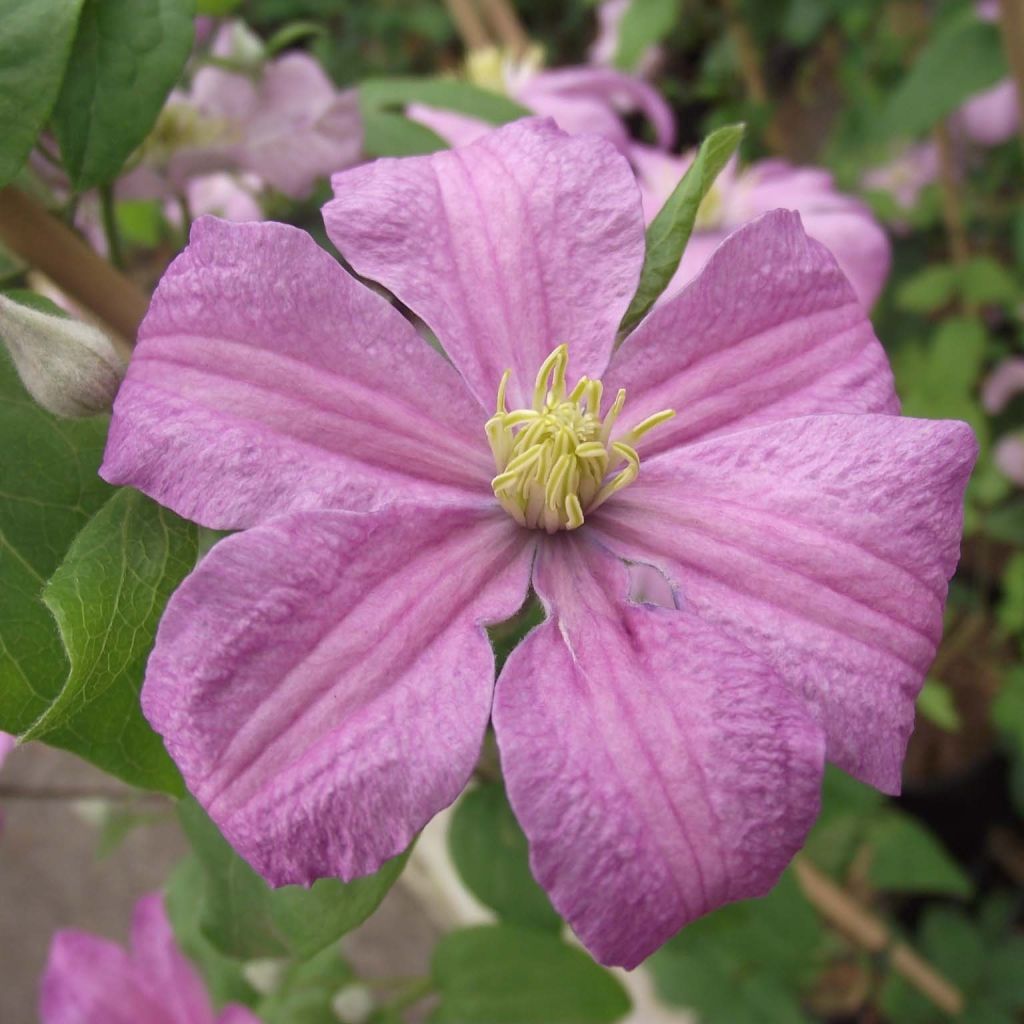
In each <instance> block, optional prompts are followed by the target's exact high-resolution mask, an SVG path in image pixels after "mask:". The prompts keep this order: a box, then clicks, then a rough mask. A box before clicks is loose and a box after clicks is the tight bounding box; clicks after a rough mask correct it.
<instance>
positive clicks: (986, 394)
mask: <svg viewBox="0 0 1024 1024" xmlns="http://www.w3.org/2000/svg"><path fill="white" fill-rule="evenodd" d="M1021 392H1024V359H1021V358H1019V357H1017V358H1013V359H1004V360H1003V362H1001V363H1000V364H999V365H998V366H997V367H996V368H995V370H993V372H992V373H991V374H989V377H988V379H987V380H986V381H985V383H984V385H983V386H982V389H981V401H982V404H983V405H984V406H985V410H986V411H987V412H989V413H992V414H993V415H994V414H996V413H1000V412H1002V411H1003V409H1005V408H1006V407H1007V405H1009V404H1010V402H1011V400H1012V399H1013V398H1015V397H1016V396H1017V395H1019V394H1020V393H1021ZM993 458H994V459H995V463H996V465H997V466H998V467H999V470H1000V472H1001V473H1002V474H1003V475H1004V476H1005V477H1006V478H1007V479H1009V480H1012V481H1013V482H1014V483H1015V484H1017V485H1018V486H1021V487H1024V434H1021V433H1019V432H1018V433H1014V434H1010V435H1008V436H1006V437H1003V438H1001V439H1000V440H999V442H998V443H997V444H996V447H995V451H994V453H993Z"/></svg>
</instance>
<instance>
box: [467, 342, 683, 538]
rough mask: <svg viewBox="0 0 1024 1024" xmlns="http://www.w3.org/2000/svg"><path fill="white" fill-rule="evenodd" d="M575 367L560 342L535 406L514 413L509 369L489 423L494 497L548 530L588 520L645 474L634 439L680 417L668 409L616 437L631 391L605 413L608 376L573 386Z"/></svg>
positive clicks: (520, 518) (541, 375)
mask: <svg viewBox="0 0 1024 1024" xmlns="http://www.w3.org/2000/svg"><path fill="white" fill-rule="evenodd" d="M568 365H569V350H568V347H567V346H565V345H559V346H558V348H556V349H555V350H554V351H553V352H552V353H551V355H549V356H548V357H547V359H545V360H544V362H543V364H542V365H541V368H540V371H539V372H538V374H537V382H536V385H535V387H534V389H533V407H532V408H530V409H515V410H513V411H511V412H510V411H509V410H508V408H507V406H506V393H507V390H508V382H509V378H510V376H511V371H510V370H506V371H505V373H504V375H503V376H502V378H501V383H500V384H499V385H498V403H497V410H496V412H495V414H494V416H492V417H491V419H489V420H488V421H487V425H486V432H487V440H488V441H489V442H490V445H491V451H492V452H493V453H494V464H495V467H496V468H497V471H498V474H497V476H495V478H494V479H493V480H492V481H491V486H492V487H493V488H494V493H495V495H496V496H497V498H498V500H499V501H500V502H501V504H502V506H503V507H504V508H505V510H506V511H507V512H508V513H509V515H510V516H512V518H513V519H515V520H516V522H518V523H521V524H522V525H523V526H529V527H531V528H532V529H544V530H547V531H548V533H554V532H555V531H557V530H575V529H576V528H577V527H578V526H582V525H583V519H584V516H585V515H586V514H587V513H588V512H593V511H594V510H595V509H596V508H598V507H599V506H600V505H601V504H602V503H603V502H605V501H607V500H608V498H610V497H611V496H612V495H613V494H615V493H616V492H617V491H621V490H622V488H623V487H628V486H629V485H630V484H631V483H632V482H633V481H634V480H635V479H636V477H637V474H638V473H639V472H640V456H639V455H638V454H637V451H636V448H635V447H634V445H635V444H636V442H637V441H638V440H639V439H640V438H641V437H643V436H644V435H645V434H646V433H648V432H649V431H651V430H653V429H654V428H655V427H657V426H658V425H659V424H662V423H664V422H665V421H666V420H670V419H671V418H672V417H673V416H674V415H675V412H674V411H673V410H671V409H665V410H663V411H662V412H658V413H655V414H654V415H653V416H648V417H647V419H645V420H643V421H642V422H641V423H638V424H637V425H636V426H635V427H632V428H631V429H630V430H627V431H626V432H625V433H623V434H622V435H620V436H619V437H616V438H615V439H614V440H612V431H613V430H614V427H615V423H616V421H617V420H618V417H619V414H620V413H621V412H622V407H623V405H624V404H625V401H626V392H625V391H624V390H620V391H619V392H618V394H617V395H616V396H615V400H614V401H613V402H612V404H611V406H610V407H609V409H608V411H607V413H605V415H604V418H603V419H602V417H601V399H602V396H603V387H602V385H601V382H600V381H599V380H590V379H589V378H587V377H581V378H580V380H579V382H578V383H577V384H576V386H575V387H574V388H573V389H572V390H571V391H567V388H566V380H565V373H566V369H567V368H568Z"/></svg>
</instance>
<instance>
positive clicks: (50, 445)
mask: <svg viewBox="0 0 1024 1024" xmlns="http://www.w3.org/2000/svg"><path fill="white" fill-rule="evenodd" d="M106 436H107V421H106V418H105V417H99V416H98V417H95V418H91V419H82V420H62V419H58V418H57V417H56V416H52V415H51V414H50V413H48V412H46V411H45V410H43V409H41V408H40V407H39V406H38V405H36V404H35V402H33V401H32V399H31V398H29V396H28V395H27V394H26V393H25V390H24V389H23V388H22V386H21V382H20V381H19V380H18V375H17V374H16V373H15V371H14V367H13V366H12V365H11V363H10V361H9V360H8V359H7V356H6V353H3V352H0V729H3V730H4V731H6V732H10V733H16V734H20V733H23V732H24V731H25V730H26V729H28V728H30V727H31V725H32V723H33V722H35V721H36V719H38V718H39V716H40V715H42V714H44V713H45V712H46V710H47V709H48V708H49V706H50V704H51V702H52V701H53V700H54V698H55V697H56V696H57V694H58V693H59V692H60V690H61V688H62V686H63V684H64V680H65V679H66V678H67V674H68V660H67V657H66V655H65V653H64V646H63V644H62V643H61V639H60V634H59V633H58V631H57V624H56V622H54V619H53V616H52V615H51V614H50V611H49V610H48V609H47V608H46V606H45V605H44V604H43V602H42V594H43V588H44V586H45V585H46V581H47V579H49V577H50V576H51V575H52V574H53V572H54V570H55V569H56V568H57V566H58V565H60V562H61V559H63V557H64V555H65V553H66V551H67V549H68V547H69V546H70V545H71V542H72V541H73V540H74V538H75V536H76V535H77V534H78V532H79V531H80V530H81V529H82V527H84V526H85V524H86V523H87V522H88V521H89V519H90V517H91V516H92V515H93V513H94V512H96V511H97V509H99V508H100V506H101V505H102V504H103V503H104V502H105V501H106V500H107V499H108V498H109V497H110V495H111V494H113V489H112V488H111V487H109V486H108V485H107V484H106V483H104V482H103V481H102V480H101V479H100V478H99V476H97V472H96V471H97V470H98V468H99V465H100V460H101V459H102V457H103V445H104V441H105V439H106Z"/></svg>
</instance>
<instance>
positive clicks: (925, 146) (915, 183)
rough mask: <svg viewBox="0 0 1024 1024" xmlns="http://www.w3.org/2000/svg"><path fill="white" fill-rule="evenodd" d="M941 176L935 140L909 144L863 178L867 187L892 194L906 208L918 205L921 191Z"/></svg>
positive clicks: (909, 208) (901, 206) (907, 210)
mask: <svg viewBox="0 0 1024 1024" xmlns="http://www.w3.org/2000/svg"><path fill="white" fill-rule="evenodd" d="M938 177H939V150H938V147H937V146H936V145H935V143H934V142H919V143H916V144H914V145H911V146H907V147H905V148H904V149H903V150H902V151H901V152H899V153H898V154H897V155H896V156H895V157H893V159H892V160H890V161H889V162H888V163H885V164H882V165H881V166H879V167H873V168H871V170H869V171H868V172H867V173H866V174H865V175H864V177H863V178H862V179H861V183H862V184H863V186H864V188H867V189H876V190H878V191H879V192H886V193H888V194H889V195H890V196H892V198H893V200H895V202H896V205H897V206H898V207H899V208H900V209H901V210H904V211H906V212H909V211H911V210H913V209H914V207H915V206H916V205H917V200H918V199H919V198H920V196H921V192H922V191H923V190H924V189H925V188H926V187H927V186H928V185H931V184H932V182H934V181H936V180H937V179H938Z"/></svg>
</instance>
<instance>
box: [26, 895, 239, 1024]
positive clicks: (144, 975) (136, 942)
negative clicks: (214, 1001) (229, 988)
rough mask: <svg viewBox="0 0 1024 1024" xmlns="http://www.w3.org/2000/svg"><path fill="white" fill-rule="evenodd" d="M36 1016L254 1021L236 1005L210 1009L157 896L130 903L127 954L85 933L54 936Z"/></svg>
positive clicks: (174, 1022)
mask: <svg viewBox="0 0 1024 1024" xmlns="http://www.w3.org/2000/svg"><path fill="white" fill-rule="evenodd" d="M39 1016H40V1020H41V1022H42V1024H259V1020H258V1018H257V1017H256V1016H255V1015H254V1014H252V1013H251V1012H250V1011H249V1010H247V1009H246V1008H245V1007H243V1006H235V1005H232V1006H227V1007H225V1008H224V1010H222V1011H221V1012H220V1013H219V1014H218V1013H217V1012H216V1011H215V1010H214V1009H213V1007H212V1006H211V1004H210V999H209V996H208V995H207V994H206V989H205V988H204V986H203V983H202V980H201V979H200V977H199V974H198V973H197V971H196V969H195V968H194V967H193V966H192V964H191V963H190V962H189V961H188V960H186V959H185V957H184V956H183V955H182V953H181V951H180V950H179V949H178V946H177V944H176V943H175V941H174V934H173V933H172V931H171V924H170V921H168V919H167V912H166V910H165V909H164V901H163V896H162V895H161V894H160V893H153V894H151V895H149V896H144V897H143V898H142V899H141V900H140V901H139V902H138V904H137V905H136V907H135V915H134V918H133V920H132V938H131V950H130V951H127V950H124V949H122V948H121V947H120V946H119V945H117V943H115V942H110V941H109V940H108V939H103V938H100V937H99V936H98V935H91V934H89V933H88V932H80V931H74V930H70V929H69V930H66V931H61V932H58V933H57V934H56V935H55V936H54V938H53V942H52V943H51V945H50V956H49V959H48V960H47V963H46V970H45V972H44V974H43V980H42V988H41V992H40V1000H39Z"/></svg>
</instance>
